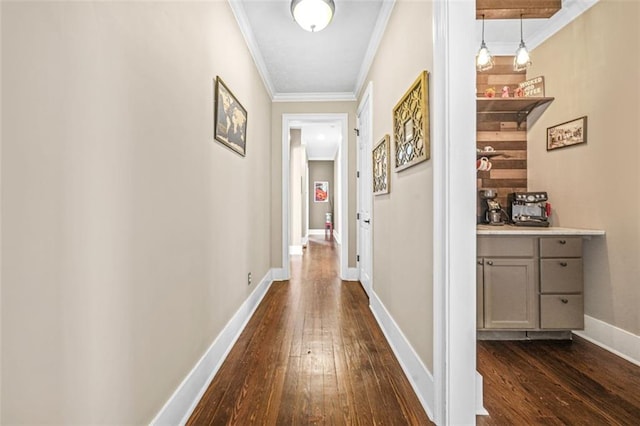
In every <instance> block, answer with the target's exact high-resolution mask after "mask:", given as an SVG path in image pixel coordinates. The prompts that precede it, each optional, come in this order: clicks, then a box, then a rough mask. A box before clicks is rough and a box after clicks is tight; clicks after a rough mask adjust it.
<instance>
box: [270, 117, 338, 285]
mask: <svg viewBox="0 0 640 426" xmlns="http://www.w3.org/2000/svg"><path fill="white" fill-rule="evenodd" d="M347 120H348V115H347V114H283V117H282V176H283V179H282V185H283V186H282V195H283V196H282V212H283V214H282V265H283V269H284V274H285V277H286V279H288V278H289V276H290V270H289V256H291V255H295V254H301V253H302V247H303V246H304V244H306V242H307V240H308V237H309V235H310V234H313V233H319V232H322V233H325V231H327V229H326V228H325V226H326V225H325V224H326V221H327V219H329V217H328V216H327V213H329V214H330V220H331V226H332V229H331V230H330V231H332V232H333V235H332V237H331V238H333V239H334V240H335V242H336V243H337V245H338V247H339V252H340V277H341V278H342V279H347V278H348V256H349V247H348V245H349V241H348V240H349V238H348V236H349V229H348V220H347V218H348V216H347V205H348V203H347V200H348V198H347V197H348V194H347V161H348V158H347V140H348V135H347V122H348V121H347ZM298 138H299V139H298ZM331 163H332V164H331ZM316 166H317V167H316ZM330 166H332V167H330ZM329 167H330V169H331V172H328V170H329ZM314 169H319V170H321V171H320V172H319V173H320V174H314ZM292 172H293V173H292ZM327 173H329V176H327V177H326V178H316V177H315V176H326V175H327ZM294 180H295V181H294ZM316 182H317V183H318V184H319V185H321V186H323V185H324V186H323V187H324V188H325V189H327V191H326V194H325V196H326V198H324V199H323V196H322V194H320V196H318V200H317V201H316V194H315V186H314V185H315V184H316ZM312 187H313V189H312ZM321 192H322V189H321Z"/></svg>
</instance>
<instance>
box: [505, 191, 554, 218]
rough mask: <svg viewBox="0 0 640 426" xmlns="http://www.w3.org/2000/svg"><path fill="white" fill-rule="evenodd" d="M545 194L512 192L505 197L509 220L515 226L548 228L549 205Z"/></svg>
mask: <svg viewBox="0 0 640 426" xmlns="http://www.w3.org/2000/svg"><path fill="white" fill-rule="evenodd" d="M548 199H549V198H548V196H547V193H546V192H512V193H510V194H509V195H508V196H507V202H508V205H507V213H508V216H509V220H510V221H511V222H513V224H514V225H516V226H541V227H546V226H549V216H550V215H551V204H549V203H548V202H547V200H548Z"/></svg>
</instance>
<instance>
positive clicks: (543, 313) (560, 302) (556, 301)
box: [540, 294, 584, 330]
mask: <svg viewBox="0 0 640 426" xmlns="http://www.w3.org/2000/svg"><path fill="white" fill-rule="evenodd" d="M540 328H543V329H563V330H582V329H584V300H583V298H582V295H581V294H572V295H566V294H561V295H555V294H543V295H541V296H540Z"/></svg>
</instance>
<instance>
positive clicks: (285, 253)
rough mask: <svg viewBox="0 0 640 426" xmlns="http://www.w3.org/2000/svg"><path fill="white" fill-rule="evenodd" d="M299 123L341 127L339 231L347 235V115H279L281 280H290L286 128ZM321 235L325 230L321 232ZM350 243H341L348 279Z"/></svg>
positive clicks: (342, 271)
mask: <svg viewBox="0 0 640 426" xmlns="http://www.w3.org/2000/svg"><path fill="white" fill-rule="evenodd" d="M300 121H311V122H314V121H316V122H317V121H334V122H338V123H340V126H341V128H342V141H341V143H340V152H341V154H340V160H341V161H340V164H339V167H340V169H339V171H340V182H341V185H342V190H341V191H340V195H341V198H342V199H341V203H340V217H339V219H340V223H339V224H338V226H339V228H340V229H341V230H342V232H343V233H344V234H345V235H349V204H348V200H349V198H348V197H349V176H348V164H349V149H348V147H349V133H348V131H349V129H348V128H349V114H348V113H330V114H282V271H283V274H284V277H281V279H285V280H286V279H289V274H290V271H289V166H290V165H289V132H288V129H289V128H290V127H291V126H292V123H293V122H297V123H299V122H300ZM313 231H314V230H309V235H313ZM323 232H324V230H323ZM348 266H349V242H348V238H346V239H345V241H344V242H343V244H342V250H341V251H340V277H341V278H342V279H343V280H349V271H348Z"/></svg>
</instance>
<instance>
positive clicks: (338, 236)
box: [333, 231, 342, 245]
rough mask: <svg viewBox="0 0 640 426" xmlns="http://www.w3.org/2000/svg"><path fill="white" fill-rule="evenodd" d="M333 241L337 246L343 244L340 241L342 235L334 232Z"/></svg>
mask: <svg viewBox="0 0 640 426" xmlns="http://www.w3.org/2000/svg"><path fill="white" fill-rule="evenodd" d="M333 239H334V240H335V242H336V244H338V245H341V244H342V242H341V240H340V233H339V232H338V231H333Z"/></svg>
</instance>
